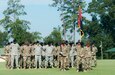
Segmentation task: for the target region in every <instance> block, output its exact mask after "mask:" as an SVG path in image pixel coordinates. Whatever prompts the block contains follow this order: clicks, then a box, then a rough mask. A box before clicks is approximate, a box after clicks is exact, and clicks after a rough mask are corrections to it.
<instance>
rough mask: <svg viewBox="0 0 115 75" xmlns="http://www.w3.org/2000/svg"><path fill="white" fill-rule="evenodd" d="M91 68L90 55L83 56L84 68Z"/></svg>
mask: <svg viewBox="0 0 115 75" xmlns="http://www.w3.org/2000/svg"><path fill="white" fill-rule="evenodd" d="M90 69H92V68H91V57H87V58H85V70H90Z"/></svg>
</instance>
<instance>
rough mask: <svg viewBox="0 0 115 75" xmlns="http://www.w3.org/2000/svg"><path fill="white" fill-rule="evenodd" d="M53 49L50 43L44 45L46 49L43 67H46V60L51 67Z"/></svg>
mask: <svg viewBox="0 0 115 75" xmlns="http://www.w3.org/2000/svg"><path fill="white" fill-rule="evenodd" d="M53 49H54V47H53V46H52V45H48V46H46V50H45V59H46V60H45V68H47V67H48V62H49V64H50V66H51V67H53V53H52V52H53Z"/></svg>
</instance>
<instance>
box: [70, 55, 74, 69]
mask: <svg viewBox="0 0 115 75" xmlns="http://www.w3.org/2000/svg"><path fill="white" fill-rule="evenodd" d="M70 63H71V67H72V68H73V67H74V56H70Z"/></svg>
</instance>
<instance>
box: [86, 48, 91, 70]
mask: <svg viewBox="0 0 115 75" xmlns="http://www.w3.org/2000/svg"><path fill="white" fill-rule="evenodd" d="M84 49H85V61H86V62H85V70H91V69H92V68H91V57H92V56H91V48H90V46H86V47H85V48H84Z"/></svg>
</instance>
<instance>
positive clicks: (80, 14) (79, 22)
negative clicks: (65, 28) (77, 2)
mask: <svg viewBox="0 0 115 75" xmlns="http://www.w3.org/2000/svg"><path fill="white" fill-rule="evenodd" d="M81 21H82V9H81V7H80V6H79V10H78V27H79V28H80V27H81Z"/></svg>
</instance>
